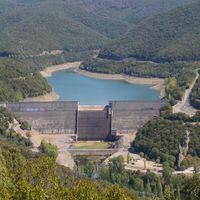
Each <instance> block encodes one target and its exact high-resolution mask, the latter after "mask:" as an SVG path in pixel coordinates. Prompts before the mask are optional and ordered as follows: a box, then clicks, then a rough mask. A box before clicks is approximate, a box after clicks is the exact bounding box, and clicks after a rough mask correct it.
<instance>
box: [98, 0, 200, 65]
mask: <svg viewBox="0 0 200 200" xmlns="http://www.w3.org/2000/svg"><path fill="white" fill-rule="evenodd" d="M199 9H200V3H194V4H191V5H188V6H183V7H179V8H176V9H173V10H172V11H169V12H167V13H165V14H160V15H157V16H154V17H152V18H150V19H147V20H145V21H144V22H142V23H140V24H139V25H138V26H136V27H135V28H134V29H132V30H131V31H129V32H128V33H127V34H125V35H123V36H122V37H120V38H119V39H117V40H115V41H113V42H112V43H111V44H110V45H108V46H107V47H105V48H104V49H102V50H101V52H100V54H99V56H100V57H102V58H111V59H112V58H113V59H123V58H128V57H133V58H136V59H139V60H154V61H157V62H163V61H177V60H185V61H191V60H199V59H200V53H199V52H200V45H199V39H200V34H199V33H200V22H199V18H200V13H199Z"/></svg>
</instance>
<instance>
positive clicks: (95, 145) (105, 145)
mask: <svg viewBox="0 0 200 200" xmlns="http://www.w3.org/2000/svg"><path fill="white" fill-rule="evenodd" d="M111 146H112V143H111V142H77V143H76V144H75V145H74V148H76V149H109V148H111Z"/></svg>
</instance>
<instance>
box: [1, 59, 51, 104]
mask: <svg viewBox="0 0 200 200" xmlns="http://www.w3.org/2000/svg"><path fill="white" fill-rule="evenodd" d="M50 91H51V87H50V86H49V85H48V82H47V80H46V79H44V78H43V77H42V76H41V75H40V74H39V72H38V71H37V70H34V69H31V68H30V67H28V66H27V65H26V64H25V63H23V62H22V61H17V60H15V59H9V58H1V59H0V102H4V101H20V100H23V99H24V98H26V97H34V96H38V95H43V94H46V93H48V92H50Z"/></svg>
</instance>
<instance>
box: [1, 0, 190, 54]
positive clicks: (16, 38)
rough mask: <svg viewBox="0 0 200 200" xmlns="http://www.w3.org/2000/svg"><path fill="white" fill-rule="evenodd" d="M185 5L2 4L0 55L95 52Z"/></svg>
mask: <svg viewBox="0 0 200 200" xmlns="http://www.w3.org/2000/svg"><path fill="white" fill-rule="evenodd" d="M186 2H187V1H186V0H178V1H177V0H170V1H167V2H164V1H163V0H153V1H151V3H150V2H149V1H147V0H142V1H136V0H127V1H125V2H124V1H107V0H104V1H96V0H95V1H90V0H85V1H70V0H65V1H61V0H58V1H53V0H42V1H38V0H35V1H23V0H16V1H10V0H3V1H2V2H1V3H0V5H1V7H0V17H1V21H0V26H1V30H0V52H11V53H17V54H25V55H27V54H28V55H29V54H39V53H42V52H43V51H51V50H56V49H59V50H66V51H75V52H77V51H83V50H91V49H98V48H100V47H102V46H104V45H105V44H106V43H107V42H110V39H111V38H116V37H118V36H120V35H121V34H123V33H125V32H126V31H127V30H128V29H130V28H132V27H133V25H134V24H135V23H137V22H138V21H141V20H143V19H144V18H145V17H148V16H152V15H154V14H156V13H160V12H163V11H165V10H168V9H170V8H173V7H174V6H178V5H182V4H185V3H186ZM132 15H133V16H132Z"/></svg>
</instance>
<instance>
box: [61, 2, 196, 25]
mask: <svg viewBox="0 0 200 200" xmlns="http://www.w3.org/2000/svg"><path fill="white" fill-rule="evenodd" d="M193 1H195V0H190V2H188V1H187V0H167V1H165V0H151V1H149V0H140V1H138V0H101V1H99V0H76V1H73V0H65V2H66V3H67V4H68V5H75V6H77V5H78V6H81V7H84V8H86V9H88V10H90V11H92V12H95V13H97V14H98V15H100V16H102V17H111V18H113V19H117V20H121V21H126V22H129V23H131V24H137V23H138V22H140V21H142V20H143V19H145V18H147V17H150V16H153V15H155V14H158V13H161V12H164V11H166V10H168V9H171V8H173V7H176V6H179V5H183V4H187V3H191V2H193Z"/></svg>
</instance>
